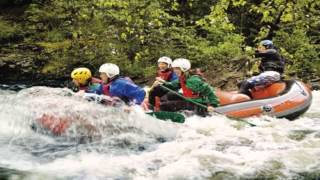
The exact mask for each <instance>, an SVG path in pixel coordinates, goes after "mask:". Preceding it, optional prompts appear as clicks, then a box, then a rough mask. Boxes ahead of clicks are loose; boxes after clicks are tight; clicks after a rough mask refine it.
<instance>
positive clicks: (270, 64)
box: [255, 49, 285, 74]
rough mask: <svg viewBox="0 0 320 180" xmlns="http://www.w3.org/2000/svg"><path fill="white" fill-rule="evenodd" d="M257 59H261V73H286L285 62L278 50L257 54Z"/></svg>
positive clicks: (268, 50)
mask: <svg viewBox="0 0 320 180" xmlns="http://www.w3.org/2000/svg"><path fill="white" fill-rule="evenodd" d="M255 56H256V57H260V58H261V63H260V65H259V70H260V72H264V71H277V72H279V73H280V74H282V73H283V72H284V66H285V60H284V58H283V57H282V56H281V55H280V54H279V53H278V51H277V50H276V49H267V50H266V51H265V52H256V54H255Z"/></svg>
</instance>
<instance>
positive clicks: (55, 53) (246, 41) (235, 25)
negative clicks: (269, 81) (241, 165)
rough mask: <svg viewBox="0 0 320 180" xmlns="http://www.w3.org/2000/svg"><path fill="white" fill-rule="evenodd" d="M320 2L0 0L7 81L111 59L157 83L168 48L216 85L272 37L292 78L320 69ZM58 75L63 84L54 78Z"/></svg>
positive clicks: (39, 78)
mask: <svg viewBox="0 0 320 180" xmlns="http://www.w3.org/2000/svg"><path fill="white" fill-rule="evenodd" d="M319 14H320V1H318V0H123V1H122V0H0V71H1V73H0V83H19V82H31V83H34V84H35V85H37V84H41V83H42V84H43V83H44V84H45V85H50V83H51V85H56V82H62V81H65V80H67V79H68V78H69V76H70V72H71V71H72V69H74V68H76V67H80V66H85V67H88V68H90V69H91V70H92V71H93V72H95V73H97V70H98V68H99V66H100V65H101V64H103V63H106V62H111V63H115V64H118V65H119V66H120V67H121V71H122V74H123V75H126V76H129V77H132V78H133V79H134V80H135V81H137V82H138V83H141V84H143V83H148V82H149V83H150V81H152V79H153V78H154V76H155V72H156V69H157V59H158V58H159V57H161V56H169V57H171V58H173V59H174V58H179V57H184V58H187V59H189V60H191V62H192V66H193V67H200V68H202V69H203V70H204V71H205V74H206V77H207V78H208V80H209V81H210V83H211V84H213V85H215V86H218V87H221V88H227V89H228V88H229V89H230V88H234V85H235V81H236V80H239V79H242V78H244V77H245V76H250V75H252V74H253V73H254V72H255V71H256V69H255V65H254V64H256V63H255V62H256V59H254V58H253V54H254V50H255V47H256V45H257V43H258V42H259V41H261V40H264V39H270V40H272V41H273V42H274V44H275V45H276V46H277V47H278V48H279V50H280V52H281V54H282V55H283V56H284V58H285V59H286V62H287V64H286V73H285V74H286V75H287V77H288V78H289V77H292V76H293V77H294V78H300V79H303V80H305V81H310V80H313V81H314V80H316V79H318V78H319V77H320V54H319V50H320V46H319V42H320V31H319V30H320V16H319ZM52 82H54V83H52Z"/></svg>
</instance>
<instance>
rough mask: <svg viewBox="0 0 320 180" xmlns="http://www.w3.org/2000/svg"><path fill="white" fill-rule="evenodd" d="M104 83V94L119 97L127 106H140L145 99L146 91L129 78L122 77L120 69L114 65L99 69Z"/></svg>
mask: <svg viewBox="0 0 320 180" xmlns="http://www.w3.org/2000/svg"><path fill="white" fill-rule="evenodd" d="M99 73H100V78H101V80H102V81H103V82H102V83H103V94H104V95H107V96H111V97H119V98H120V99H121V100H122V101H124V102H125V103H126V104H127V105H134V104H137V105H140V104H141V103H142V102H143V100H144V97H145V94H146V93H145V91H144V90H143V89H142V88H140V87H139V86H138V85H136V84H135V83H134V82H132V81H131V80H129V79H127V78H123V77H120V68H119V67H118V66H117V65H115V64H112V63H105V64H103V65H101V66H100V68H99Z"/></svg>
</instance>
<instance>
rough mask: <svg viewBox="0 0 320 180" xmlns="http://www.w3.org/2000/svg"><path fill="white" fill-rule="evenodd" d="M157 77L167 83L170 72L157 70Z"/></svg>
mask: <svg viewBox="0 0 320 180" xmlns="http://www.w3.org/2000/svg"><path fill="white" fill-rule="evenodd" d="M157 76H158V77H161V79H163V80H165V81H169V80H170V79H171V76H172V70H170V69H166V70H165V71H161V70H158V72H157Z"/></svg>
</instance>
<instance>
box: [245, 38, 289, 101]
mask: <svg viewBox="0 0 320 180" xmlns="http://www.w3.org/2000/svg"><path fill="white" fill-rule="evenodd" d="M255 57H257V58H261V61H260V65H259V71H260V74H259V75H257V76H253V77H251V78H249V79H247V80H244V81H243V82H242V83H241V85H240V89H239V93H243V94H246V95H248V96H250V97H251V89H253V88H257V87H260V88H263V87H266V86H268V85H270V84H272V83H274V82H277V81H279V80H280V79H281V74H283V72H284V66H285V61H284V59H283V58H282V56H281V55H280V54H279V52H278V51H277V48H276V47H275V46H274V45H273V42H272V41H270V40H263V41H261V42H260V43H259V45H258V48H257V50H256V52H255Z"/></svg>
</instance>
